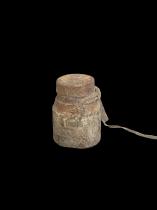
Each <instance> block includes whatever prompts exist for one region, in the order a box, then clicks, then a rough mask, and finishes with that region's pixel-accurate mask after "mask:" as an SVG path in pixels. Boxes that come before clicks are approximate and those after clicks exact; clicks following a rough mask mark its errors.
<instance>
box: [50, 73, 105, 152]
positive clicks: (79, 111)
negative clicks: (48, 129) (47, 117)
mask: <svg viewBox="0 0 157 210" xmlns="http://www.w3.org/2000/svg"><path fill="white" fill-rule="evenodd" d="M56 92H57V96H56V98H55V102H54V104H53V107H52V111H53V138H54V141H55V142H56V143H57V144H59V145H60V146H64V147H71V148H89V147H92V146H94V145H96V144H97V143H98V142H99V141H100V138H101V101H100V97H101V96H100V91H99V88H97V87H96V86H95V80H94V78H93V77H92V76H89V75H85V74H67V75H64V76H61V77H59V78H58V79H57V81H56Z"/></svg>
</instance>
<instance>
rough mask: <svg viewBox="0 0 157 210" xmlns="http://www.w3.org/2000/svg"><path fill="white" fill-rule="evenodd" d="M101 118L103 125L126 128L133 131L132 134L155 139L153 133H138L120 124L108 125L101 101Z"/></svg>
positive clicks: (156, 138) (130, 131)
mask: <svg viewBox="0 0 157 210" xmlns="http://www.w3.org/2000/svg"><path fill="white" fill-rule="evenodd" d="M101 120H102V122H103V124H104V125H105V126H107V127H109V128H120V129H123V130H126V131H127V132H129V133H133V134H135V135H137V136H140V137H143V138H147V139H153V140H157V136H154V135H149V134H143V133H140V132H138V131H135V130H132V129H130V128H127V127H123V126H120V125H108V124H107V123H106V122H107V121H108V120H109V118H108V116H107V114H106V111H105V108H104V106H103V104H102V102H101Z"/></svg>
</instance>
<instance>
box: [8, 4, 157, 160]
mask: <svg viewBox="0 0 157 210" xmlns="http://www.w3.org/2000/svg"><path fill="white" fill-rule="evenodd" d="M69 8H70V7H69ZM82 9H83V8H82ZM99 9H100V8H99ZM99 9H95V10H94V9H89V8H86V9H84V11H83V10H81V12H79V11H75V10H71V12H70V13H69V12H68V10H64V8H62V9H61V7H59V12H54V10H53V12H52V11H47V12H46V11H43V12H41V11H36V12H37V13H39V15H37V14H36V13H35V12H34V10H33V11H32V14H33V15H34V17H32V16H30V17H31V18H30V19H28V16H29V15H30V14H29V15H28V14H27V15H26V16H25V19H20V18H19V16H18V17H17V20H18V24H17V29H18V30H19V31H18V30H17V31H18V33H15V34H14V33H13V30H11V33H12V34H13V35H14V36H15V38H16V39H14V36H12V41H13V43H14V47H13V48H12V51H11V52H10V53H11V54H12V55H14V56H15V58H14V59H13V63H12V64H14V62H15V61H17V63H18V66H15V67H16V68H17V69H18V68H19V69H20V71H18V78H20V79H19V83H20V86H19V85H18V86H17V90H18V91H19V89H20V87H23V86H24V91H23V92H21V93H20V97H19V99H20V102H19V104H18V106H17V107H16V108H17V109H18V111H19V110H20V113H21V117H22V120H23V119H24V122H25V123H24V124H23V123H21V120H19V123H20V124H21V127H22V128H21V129H18V130H20V131H21V132H20V133H21V134H19V135H20V138H24V140H23V141H21V140H20V141H19V145H18V146H20V145H21V147H22V148H25V147H27V146H28V148H29V149H31V148H36V150H37V151H38V152H39V154H40V155H41V156H42V154H44V153H45V152H46V153H47V154H48V159H55V160H60V159H61V160H64V159H66V158H67V159H68V160H69V159H70V160H72V159H73V158H76V159H78V160H82V159H83V160H84V159H88V158H89V159H90V158H92V159H93V158H94V159H97V158H98V159H99V157H101V158H100V159H104V158H105V156H104V155H105V154H111V156H113V157H115V156H114V154H117V155H116V157H118V156H119V155H120V154H121V151H122V152H124V151H128V149H130V150H131V151H130V152H131V153H130V154H133V153H134V152H133V153H132V149H133V150H135V148H137V147H139V146H140V147H141V146H142V147H143V146H147V147H149V146H151V147H155V146H156V145H157V143H156V142H155V141H153V140H148V139H144V138H141V137H138V136H135V135H133V134H131V133H127V132H126V131H124V130H121V129H109V128H107V127H105V126H104V125H102V137H101V141H100V143H99V144H98V145H97V146H95V147H93V148H91V149H87V150H75V149H68V148H62V147H59V146H58V145H56V144H55V143H54V141H53V130H52V105H53V103H54V99H55V96H56V91H55V86H56V84H55V82H56V79H57V78H58V77H59V76H62V75H64V74H68V73H84V74H89V75H92V76H93V77H94V78H95V82H96V85H97V86H98V87H99V88H100V90H101V92H102V102H103V104H104V107H105V109H106V112H107V114H108V117H109V122H108V123H109V124H118V125H122V126H126V127H129V128H132V129H135V130H137V131H139V132H142V133H146V134H154V135H157V123H156V119H157V109H156V107H157V102H156V72H155V71H156V67H157V66H156V30H155V23H154V20H155V16H154V13H153V12H152V13H151V14H150V13H149V15H148V14H147V12H146V11H145V10H142V9H141V8H140V10H139V9H137V10H136V9H135V10H134V12H133V11H129V9H128V8H127V9H125V10H123V9H122V10H123V11H122V12H120V10H117V9H116V7H115V6H114V7H113V6H112V7H110V9H109V10H108V9H104V11H100V10H101V9H100V10H99ZM21 12H22V11H21ZM28 20H29V21H28ZM10 21H12V22H13V24H14V28H13V29H14V31H16V23H17V21H15V20H10ZM20 21H21V22H20ZM17 31H16V32H17ZM16 40H18V44H19V45H18V49H17V42H16ZM14 49H16V50H17V51H18V53H17V54H16V50H14ZM16 68H15V69H16ZM15 72H16V71H13V74H15ZM15 92H16V91H15ZM14 100H15V98H14V99H13V101H14ZM24 107H26V108H24ZM29 131H30V132H29ZM23 142H24V146H22V144H23ZM126 148H127V149H126ZM36 150H35V151H36ZM109 151H110V152H109ZM33 152H34V150H33ZM126 154H127V152H126ZM43 156H44V155H43ZM109 156H110V155H109Z"/></svg>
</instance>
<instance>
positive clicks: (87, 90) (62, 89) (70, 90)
mask: <svg viewBox="0 0 157 210" xmlns="http://www.w3.org/2000/svg"><path fill="white" fill-rule="evenodd" d="M94 86H95V81H94V78H93V77H92V76H90V75H86V74H67V75H63V76H61V77H59V78H58V79H57V81H56V92H57V94H58V95H61V96H71V97H85V96H88V95H89V94H91V93H92V92H93V91H94Z"/></svg>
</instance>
